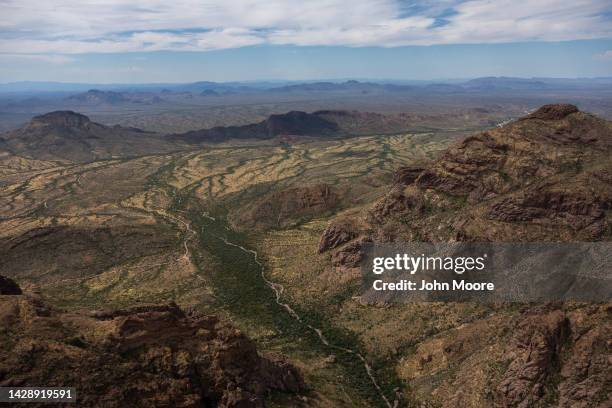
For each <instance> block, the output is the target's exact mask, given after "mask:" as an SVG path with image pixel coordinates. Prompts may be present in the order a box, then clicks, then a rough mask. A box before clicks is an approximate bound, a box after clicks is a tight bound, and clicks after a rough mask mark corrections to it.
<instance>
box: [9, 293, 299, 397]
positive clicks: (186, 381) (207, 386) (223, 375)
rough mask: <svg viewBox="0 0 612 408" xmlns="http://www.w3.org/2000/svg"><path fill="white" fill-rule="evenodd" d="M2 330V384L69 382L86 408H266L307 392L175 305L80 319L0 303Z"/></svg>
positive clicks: (244, 342)
mask: <svg viewBox="0 0 612 408" xmlns="http://www.w3.org/2000/svg"><path fill="white" fill-rule="evenodd" d="M8 322H10V324H9V323H8ZM0 323H1V324H2V325H3V327H2V330H1V331H0V338H1V340H2V341H1V342H0V343H1V345H0V355H1V356H2V358H1V359H0V385H1V386H9V385H12V386H19V385H24V384H45V385H48V386H53V385H65V384H70V385H71V386H74V387H76V388H77V389H78V390H79V400H80V403H79V405H80V406H99V405H104V406H108V407H124V406H133V407H148V406H176V407H179V406H180V407H201V406H217V407H263V406H264V399H265V396H266V395H267V394H268V393H269V392H271V391H277V392H288V393H296V392H299V391H300V390H302V389H303V387H304V383H303V381H302V378H301V376H300V374H299V372H298V371H297V370H296V369H295V368H293V367H292V366H291V365H289V364H288V363H287V362H285V361H283V360H281V359H278V358H270V357H263V356H261V355H260V354H259V353H258V352H257V350H256V348H255V344H254V343H253V342H252V341H251V340H249V339H248V338H247V337H246V336H245V335H243V334H242V333H240V332H239V331H238V330H236V329H235V328H234V327H232V326H231V325H229V324H228V323H225V322H223V321H221V320H219V319H218V318H216V317H214V316H206V315H200V314H198V313H196V312H185V311H183V310H182V309H180V308H179V307H178V306H176V305H175V304H169V305H164V306H153V307H138V308H132V309H125V310H119V311H108V312H96V313H93V314H92V315H91V316H84V315H81V314H66V313H60V312H58V311H55V310H50V309H48V308H45V307H43V306H41V302H40V300H37V299H36V298H31V297H29V296H19V297H4V298H2V299H0ZM34 360H35V361H37V364H31V363H29V362H31V361H34Z"/></svg>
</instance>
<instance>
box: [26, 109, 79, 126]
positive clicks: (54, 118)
mask: <svg viewBox="0 0 612 408" xmlns="http://www.w3.org/2000/svg"><path fill="white" fill-rule="evenodd" d="M90 123H91V121H90V120H89V118H88V117H87V116H85V115H82V114H80V113H76V112H73V111H54V112H49V113H45V114H44V115H39V116H35V117H33V118H32V120H31V121H30V125H33V126H37V125H38V126H40V125H43V126H61V127H67V128H83V127H85V126H87V125H88V124H90Z"/></svg>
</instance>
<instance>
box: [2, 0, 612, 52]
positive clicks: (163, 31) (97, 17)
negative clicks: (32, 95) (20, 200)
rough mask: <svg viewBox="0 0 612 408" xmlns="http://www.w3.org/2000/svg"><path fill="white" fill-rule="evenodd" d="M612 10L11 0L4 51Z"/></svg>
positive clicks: (453, 27) (591, 23)
mask: <svg viewBox="0 0 612 408" xmlns="http://www.w3.org/2000/svg"><path fill="white" fill-rule="evenodd" d="M449 9H452V10H453V11H452V12H450V13H449V12H448V10H449ZM445 11H446V13H445V14H444V15H445V16H446V17H444V20H445V24H437V23H439V20H436V17H438V16H439V14H440V13H442V12H445ZM611 11H612V5H611V4H610V3H609V1H607V0H574V1H572V2H568V1H567V0H525V1H522V2H516V1H514V0H495V1H490V0H469V1H463V2H460V1H459V0H456V1H455V0H445V1H442V2H433V1H421V2H416V1H415V2H405V1H403V0H402V1H400V0H352V1H345V0H309V1H303V0H173V1H168V0H163V1H162V0H134V1H131V2H129V3H128V2H127V1H125V0H82V1H80V2H78V3H77V2H74V1H67V0H46V1H44V0H4V1H2V2H0V13H1V14H2V15H3V18H2V19H1V20H0V33H2V34H0V53H8V54H28V55H30V54H44V53H55V54H79V53H109V52H139V51H158V50H175V51H206V50H215V49H224V48H236V47H243V46H249V45H257V44H292V45H344V46H351V47H359V46H383V47H394V46H401V45H431V44H456V43H503V42H516V41H563V40H579V39H592V38H610V37H612V21H611V19H610V18H609V17H606V15H607V16H609V13H610V12H611Z"/></svg>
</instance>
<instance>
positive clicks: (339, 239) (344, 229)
mask: <svg viewBox="0 0 612 408" xmlns="http://www.w3.org/2000/svg"><path fill="white" fill-rule="evenodd" d="M355 237H356V232H355V231H354V227H353V226H351V225H350V224H349V223H348V222H333V223H330V224H329V225H328V226H327V228H325V231H323V235H321V240H320V241H319V253H323V252H325V251H327V250H330V249H334V248H336V247H339V246H340V245H342V244H344V243H346V242H348V241H350V240H352V239H353V238H355Z"/></svg>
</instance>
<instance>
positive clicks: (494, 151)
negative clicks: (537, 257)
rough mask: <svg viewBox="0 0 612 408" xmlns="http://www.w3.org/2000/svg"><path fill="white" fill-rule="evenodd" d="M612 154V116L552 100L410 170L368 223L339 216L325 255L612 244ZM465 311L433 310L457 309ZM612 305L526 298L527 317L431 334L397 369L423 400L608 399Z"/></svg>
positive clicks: (481, 320) (478, 403)
mask: <svg viewBox="0 0 612 408" xmlns="http://www.w3.org/2000/svg"><path fill="white" fill-rule="evenodd" d="M611 154H612V124H611V123H610V122H607V121H604V120H601V119H598V118H596V117H594V116H592V115H589V114H587V113H583V112H580V111H578V109H577V108H576V107H575V106H572V105H547V106H543V107H542V108H540V109H539V110H537V111H536V112H534V113H532V114H530V115H528V116H526V117H524V118H522V119H520V120H518V121H516V122H514V123H511V124H509V125H506V126H505V127H503V128H500V129H495V130H490V131H486V132H482V133H479V134H476V135H473V136H470V137H467V138H466V139H464V140H463V141H461V142H459V143H458V144H457V145H455V146H453V147H452V148H450V149H449V150H448V151H446V152H445V153H444V154H443V155H442V156H441V157H440V158H439V159H438V160H437V161H435V162H433V163H432V164H431V165H429V166H426V167H424V168H413V167H404V168H400V169H399V170H398V172H397V174H396V175H395V178H394V184H393V186H392V187H391V188H390V191H389V192H388V194H386V196H384V197H383V198H382V199H381V200H380V201H378V202H377V203H376V204H375V205H374V206H373V207H372V208H370V209H369V211H367V214H366V215H365V217H364V224H365V226H363V225H362V226H360V227H359V228H358V229H357V228H351V227H350V226H347V224H346V223H345V222H341V221H336V222H332V223H331V224H330V225H329V226H328V228H327V229H326V230H325V231H324V233H323V235H322V238H321V243H320V251H322V252H325V251H330V252H331V262H332V265H333V266H334V267H335V270H336V272H337V273H347V271H350V270H351V269H354V268H356V267H358V265H359V260H360V259H361V243H362V242H364V241H367V240H373V241H384V242H393V241H433V242H444V241H457V240H458V241H502V242H503V241H510V242H512V241H574V240H575V241H581V240H582V241H592V240H604V241H605V240H610V239H611V238H612V227H611V225H612V219H611V214H610V209H611V208H612V161H611V160H610V157H611ZM460 307H461V306H459V305H453V304H446V305H441V306H440V305H434V304H432V305H429V306H428V308H430V309H431V310H437V309H436V308H446V309H447V312H446V313H447V314H448V313H452V311H453V310H455V309H457V310H458V309H459V308H460ZM514 307H516V306H514ZM611 311H612V310H611V309H610V306H609V305H575V304H572V305H570V304H557V305H523V306H521V309H520V312H519V313H518V314H517V313H516V311H515V310H513V307H512V306H508V305H498V306H496V307H494V308H493V309H492V310H490V311H489V312H488V314H487V316H486V317H474V319H473V320H472V321H469V322H467V323H465V324H462V325H458V326H457V327H454V328H452V329H450V330H446V331H444V332H441V333H439V334H435V333H434V334H433V335H431V334H423V335H422V339H421V340H419V341H418V342H417V344H416V345H414V344H411V345H410V346H411V347H412V348H413V350H414V351H411V352H410V353H407V354H405V355H402V354H401V353H400V355H399V356H398V357H397V360H396V363H397V371H398V372H399V373H400V376H401V377H402V378H403V379H404V380H405V382H406V384H407V386H408V387H409V388H410V389H411V390H412V392H413V394H414V395H413V397H414V399H416V400H417V401H421V402H422V403H423V404H425V405H423V406H430V405H427V404H429V403H432V404H434V405H433V406H443V407H449V408H450V407H491V406H494V407H524V408H527V407H539V406H556V407H604V406H608V405H609V404H610V402H611V400H610V396H609V391H606V390H609V386H610V378H612V371H611V370H610V364H609V361H610V358H612V352H611V350H610V332H611V329H612V323H611V322H612V319H611ZM398 313H399V311H398ZM416 317H417V319H418V316H416ZM397 347H398V348H400V347H402V345H401V344H397Z"/></svg>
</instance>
